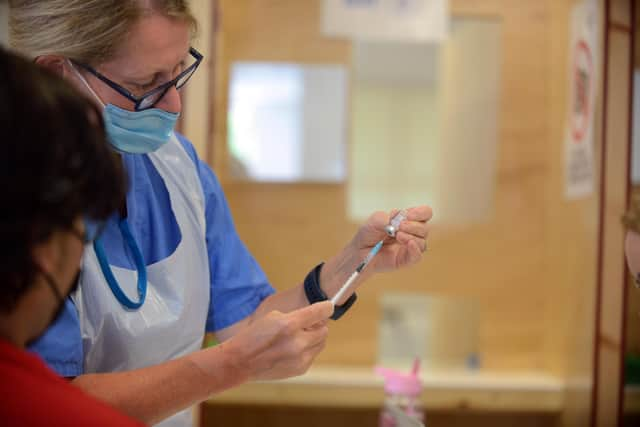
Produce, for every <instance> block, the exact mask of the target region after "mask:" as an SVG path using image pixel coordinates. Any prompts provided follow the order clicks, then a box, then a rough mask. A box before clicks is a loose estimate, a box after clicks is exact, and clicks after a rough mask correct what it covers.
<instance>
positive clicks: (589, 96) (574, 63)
mask: <svg viewBox="0 0 640 427" xmlns="http://www.w3.org/2000/svg"><path fill="white" fill-rule="evenodd" d="M598 12H599V11H598V3H597V1H596V0H585V1H584V2H582V3H580V4H578V5H576V6H574V8H573V11H572V14H571V38H570V44H569V55H570V56H569V61H570V62H569V73H570V74H569V111H568V116H567V117H568V122H567V126H566V136H565V181H566V189H565V190H566V197H567V199H569V200H575V199H579V198H582V197H586V196H588V195H590V194H592V193H593V187H594V164H593V147H594V129H593V128H594V126H593V124H594V118H595V114H594V108H595V96H596V93H597V87H598V86H597V83H598V81H599V78H598V64H599V61H598V59H599V58H598V55H597V54H598V47H599V44H598V40H599V39H598V37H599V27H598V26H599V22H600V20H599V15H598Z"/></svg>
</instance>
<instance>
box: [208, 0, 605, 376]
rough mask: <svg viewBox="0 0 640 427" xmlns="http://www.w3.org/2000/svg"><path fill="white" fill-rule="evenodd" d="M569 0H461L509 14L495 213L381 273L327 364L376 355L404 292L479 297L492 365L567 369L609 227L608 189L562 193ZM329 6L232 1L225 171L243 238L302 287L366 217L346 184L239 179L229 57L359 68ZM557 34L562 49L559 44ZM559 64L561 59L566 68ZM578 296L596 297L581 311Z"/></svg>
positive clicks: (273, 269)
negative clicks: (382, 310) (385, 301)
mask: <svg viewBox="0 0 640 427" xmlns="http://www.w3.org/2000/svg"><path fill="white" fill-rule="evenodd" d="M567 1H568V0H567ZM557 3H563V2H555V1H551V0H549V1H548V2H540V1H534V0H530V1H529V0H528V1H521V2H513V1H508V0H492V1H483V2H477V1H471V0H453V1H452V2H451V7H452V11H453V13H454V14H457V15H464V16H480V17H482V16H484V17H487V16H491V17H494V18H495V17H497V18H499V19H500V20H501V21H502V25H503V49H504V52H503V63H502V71H501V75H502V86H501V99H500V118H499V120H500V141H499V157H498V169H497V172H496V173H497V184H496V185H497V187H496V201H495V203H496V206H495V217H494V218H492V220H491V221H489V222H487V223H485V224H481V225H475V226H468V227H458V228H451V227H439V228H438V227H436V228H435V229H433V231H432V234H431V237H430V248H431V249H430V251H429V253H428V255H427V256H426V258H425V259H424V261H423V262H422V263H421V264H420V265H418V266H415V267H412V268H410V269H407V270H405V271H401V272H397V273H393V274H385V275H381V276H378V277H375V278H373V279H372V280H370V281H369V282H368V283H367V284H366V285H365V287H364V288H363V289H361V291H360V292H359V301H358V304H357V306H356V307H354V309H353V310H352V311H351V312H350V313H349V315H348V316H347V317H346V318H345V319H344V320H342V321H340V322H338V323H336V324H335V325H333V327H332V330H331V334H330V340H329V345H328V347H327V348H326V350H325V351H324V353H323V354H322V355H321V356H320V358H319V363H328V364H358V365H361V364H366V365H370V364H373V363H374V362H375V360H376V350H377V323H378V320H379V297H380V295H381V294H382V293H383V292H385V291H388V290H398V291H412V292H415V291H419V292H428V293H431V294H435V295H464V296H472V297H476V298H478V300H479V302H480V306H481V312H482V314H481V325H480V346H481V348H480V350H481V356H482V363H483V365H484V366H485V367H488V368H492V369H498V370H511V369H547V368H548V369H553V370H554V371H555V372H558V373H563V372H564V371H565V370H566V367H567V364H568V361H567V352H568V351H569V347H568V344H567V341H568V340H569V338H570V337H569V335H568V328H569V326H570V325H571V326H575V325H576V324H579V323H581V322H584V321H585V320H584V319H583V317H584V316H587V317H588V316H589V313H588V308H589V307H590V301H589V300H588V298H589V295H590V294H589V292H588V290H589V289H590V288H589V287H588V286H587V287H586V288H581V285H583V284H584V283H585V282H587V283H591V282H589V280H591V278H592V277H591V275H592V273H593V266H594V259H593V257H592V256H593V253H594V246H593V245H594V242H593V236H594V234H593V230H594V228H595V226H596V224H595V219H594V217H593V215H592V211H593V209H595V204H594V202H593V200H594V199H590V200H587V201H584V202H580V203H575V204H566V203H564V202H563V201H562V191H563V189H562V188H563V187H562V182H563V181H562V179H563V175H562V174H563V169H562V167H563V166H562V165H563V156H564V154H563V151H562V150H563V148H562V147H563V146H562V144H563V134H562V127H563V126H564V121H563V120H564V108H565V105H566V103H565V100H564V97H566V83H565V81H566V79H565V76H566V73H565V68H564V64H563V63H562V64H560V63H561V62H562V61H563V60H566V58H565V57H564V56H563V55H566V44H567V43H568V42H567V41H566V40H567V39H566V37H567V36H566V32H567V28H568V15H567V13H568V6H560V7H561V9H562V8H564V9H562V10H561V11H560V13H561V18H560V19H559V20H557V21H555V23H554V24H553V25H554V26H555V27H554V29H553V32H551V33H550V31H549V30H550V29H552V27H551V26H552V19H551V17H552V16H555V15H553V14H555V13H558V10H557V8H556V4H557ZM563 4H564V3H563ZM319 5H320V2H319V1H317V0H304V1H299V0H270V1H264V0H223V1H221V11H222V28H221V32H220V37H219V45H218V56H217V64H218V68H217V70H216V71H217V78H218V81H217V88H218V90H217V91H216V93H217V97H216V110H217V111H218V112H219V114H218V115H217V116H216V134H215V136H216V138H215V141H216V145H215V154H216V156H215V159H216V162H215V164H214V167H215V170H216V171H217V173H218V174H219V176H220V178H221V180H222V182H223V185H224V187H225V190H226V193H227V196H228V198H229V202H230V205H231V208H232V210H233V214H234V218H235V221H236V225H237V228H238V230H239V232H240V235H241V236H242V237H243V239H244V241H245V242H246V243H247V245H248V247H249V248H250V249H251V251H252V252H253V253H254V255H255V256H256V258H257V259H258V261H259V262H260V263H261V265H262V266H263V268H264V269H265V271H266V272H267V274H268V276H269V278H270V280H271V281H272V283H273V284H274V285H275V286H276V287H277V288H279V289H283V288H286V287H289V286H292V285H295V284H297V283H299V282H300V281H301V280H302V278H303V277H304V275H305V274H306V273H307V271H308V270H309V269H310V268H312V267H313V266H314V265H315V264H316V263H317V262H319V261H321V260H322V259H324V258H326V257H328V256H330V255H332V254H334V253H335V252H337V251H338V250H339V249H340V248H341V247H342V245H344V244H345V243H346V241H347V239H348V238H350V236H351V235H352V234H353V232H354V231H355V230H356V229H357V225H356V224H353V223H350V222H349V221H348V220H347V219H346V216H345V214H346V201H345V198H346V191H345V187H344V186H343V185H311V184H300V185H254V184H248V183H238V182H233V181H231V180H230V179H228V176H227V173H226V168H227V162H226V159H227V152H226V116H225V114H224V113H223V112H225V111H226V106H227V105H226V103H227V86H228V79H229V66H230V64H231V63H232V62H233V61H237V60H277V61H294V62H306V63H338V64H345V65H347V66H348V65H349V61H350V52H351V47H350V44H349V43H348V42H346V41H341V40H330V39H326V38H324V37H322V36H321V35H320V33H319V10H320V9H319V7H320V6H319ZM558 35H559V36H560V40H559V41H558V40H556V38H555V37H556V36H558ZM556 42H557V43H559V46H561V47H559V48H557V49H556V50H554V53H550V52H551V51H552V45H553V43H556ZM552 61H556V62H557V63H558V64H560V65H558V64H556V66H555V67H552ZM556 101H559V102H556ZM425 202H426V203H428V202H429V201H428V200H426V201H425ZM550 203H551V204H550ZM557 243H560V246H559V247H555V246H554V245H555V244H557ZM576 292H577V293H578V294H577V295H576ZM575 301H582V302H581V304H580V305H579V306H578V307H577V308H576V310H574V309H573V307H574V306H575V304H574V303H575ZM567 307H572V309H569V310H567ZM580 310H582V311H580ZM578 318H579V321H578ZM587 335H588V331H587ZM583 341H584V339H583Z"/></svg>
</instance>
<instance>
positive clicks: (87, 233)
mask: <svg viewBox="0 0 640 427" xmlns="http://www.w3.org/2000/svg"><path fill="white" fill-rule="evenodd" d="M106 225H107V222H106V221H97V222H96V221H91V220H88V219H85V220H84V233H81V232H80V231H78V230H77V229H76V228H75V227H71V229H70V230H69V231H70V232H71V234H73V235H74V236H76V237H77V238H78V239H80V241H81V242H82V243H83V244H85V245H88V244H89V243H92V242H94V241H96V240H98V239H99V238H100V235H102V232H103V231H104V229H105V227H106Z"/></svg>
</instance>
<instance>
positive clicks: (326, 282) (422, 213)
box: [320, 206, 432, 305]
mask: <svg viewBox="0 0 640 427" xmlns="http://www.w3.org/2000/svg"><path fill="white" fill-rule="evenodd" d="M396 213H398V210H394V211H392V212H390V213H385V212H376V213H374V214H372V215H371V216H370V217H369V218H368V219H367V221H366V222H365V223H364V225H362V226H361V227H360V229H359V230H358V232H357V233H356V235H355V236H354V237H353V239H351V242H349V244H348V245H347V246H346V247H345V248H344V249H343V250H342V251H341V252H340V253H339V254H338V255H336V256H334V257H332V258H331V259H329V260H328V261H327V262H326V264H325V265H324V267H323V268H322V270H321V272H320V284H321V287H322V288H323V290H324V292H325V293H326V294H327V295H329V296H332V295H334V294H335V293H336V292H338V289H340V287H341V286H342V284H343V283H344V282H345V281H346V280H347V278H348V277H349V276H350V275H351V274H352V273H353V271H354V270H355V268H356V267H357V266H358V264H360V263H361V262H362V261H363V260H364V258H365V257H366V256H367V254H368V253H369V251H370V250H371V248H373V247H374V246H375V244H376V243H378V242H379V241H380V240H383V239H384V245H383V246H382V249H380V252H378V255H376V256H375V257H374V258H373V260H372V261H371V262H370V263H369V265H368V266H367V267H366V268H365V269H364V271H363V272H362V274H360V276H359V277H358V279H357V280H356V284H355V286H356V287H357V286H359V284H360V283H362V281H363V280H364V279H365V278H366V277H368V276H370V275H371V274H373V273H378V272H382V271H389V270H395V269H398V268H400V267H404V266H407V265H411V264H415V263H416V262H418V261H419V260H420V259H421V258H422V254H423V253H424V251H426V250H427V233H428V227H427V222H428V221H429V220H430V219H431V216H432V212H431V208H430V207H429V206H416V207H414V208H409V209H407V217H406V219H405V220H404V221H402V222H401V223H400V226H399V229H398V231H397V232H396V235H395V237H389V236H388V235H387V233H386V232H385V230H384V228H385V226H386V225H388V224H389V222H390V220H391V218H392V217H393V216H394V215H395V214H396ZM348 297H349V294H345V296H344V297H343V299H342V300H341V301H338V304H339V305H340V304H342V303H344V301H345V300H346V298H348Z"/></svg>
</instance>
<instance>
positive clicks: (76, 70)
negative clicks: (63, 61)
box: [67, 59, 104, 107]
mask: <svg viewBox="0 0 640 427" xmlns="http://www.w3.org/2000/svg"><path fill="white" fill-rule="evenodd" d="M67 62H68V63H69V66H70V67H71V69H72V70H73V72H74V74H75V75H76V77H78V78H79V79H80V81H82V83H83V84H84V85H85V87H86V88H87V89H89V92H91V94H92V95H93V96H94V97H95V98H96V99H97V100H98V102H99V103H100V105H102V107H104V102H102V99H100V97H99V96H98V94H97V93H96V92H95V91H94V90H93V88H92V87H91V86H89V83H88V82H87V80H86V79H85V78H84V76H83V75H82V74H80V71H78V69H77V68H76V67H75V65H73V62H71V61H70V60H69V59H67Z"/></svg>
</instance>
